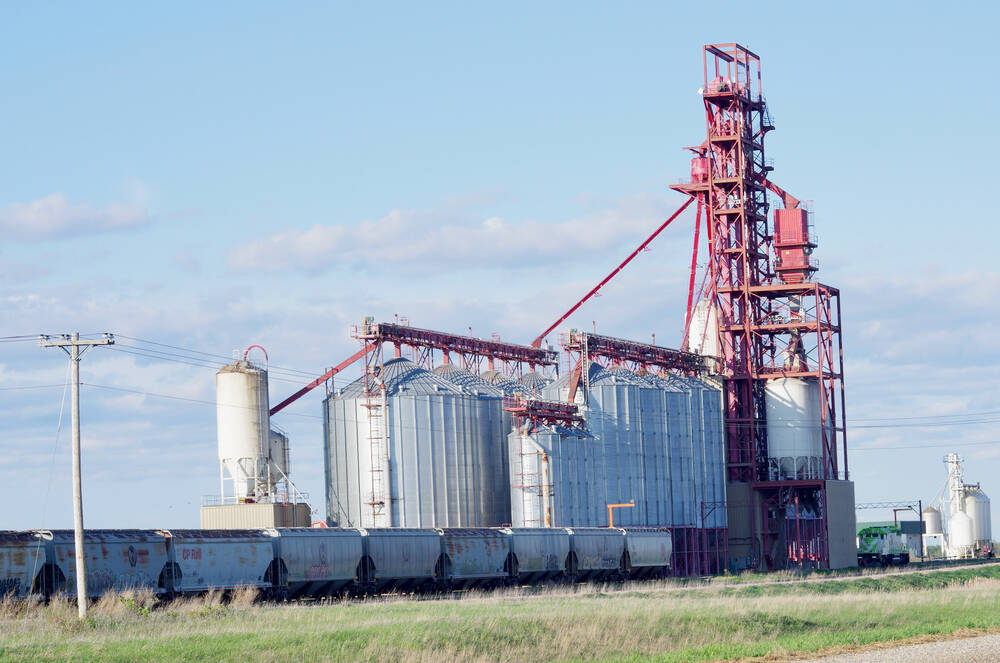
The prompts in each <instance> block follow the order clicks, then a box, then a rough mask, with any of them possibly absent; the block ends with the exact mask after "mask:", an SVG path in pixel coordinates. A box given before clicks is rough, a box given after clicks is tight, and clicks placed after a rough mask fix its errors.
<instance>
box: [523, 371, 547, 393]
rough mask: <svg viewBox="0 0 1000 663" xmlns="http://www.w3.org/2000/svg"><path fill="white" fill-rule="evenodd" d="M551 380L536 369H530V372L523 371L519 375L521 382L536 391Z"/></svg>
mask: <svg viewBox="0 0 1000 663" xmlns="http://www.w3.org/2000/svg"><path fill="white" fill-rule="evenodd" d="M551 382H552V379H551V378H547V377H545V376H544V375H542V374H541V373H539V372H537V371H532V372H530V373H525V374H524V375H523V376H521V384H523V385H524V386H526V387H527V388H528V389H531V390H532V391H538V390H540V389H542V388H543V387H545V386H546V385H548V384H549V383H551Z"/></svg>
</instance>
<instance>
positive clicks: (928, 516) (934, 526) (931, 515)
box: [923, 506, 941, 536]
mask: <svg viewBox="0 0 1000 663" xmlns="http://www.w3.org/2000/svg"><path fill="white" fill-rule="evenodd" d="M923 519H924V534H926V535H927V536H937V535H939V534H941V512H940V511H938V510H937V509H935V508H934V507H932V506H929V507H927V508H926V509H924V513H923Z"/></svg>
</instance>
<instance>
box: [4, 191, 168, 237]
mask: <svg viewBox="0 0 1000 663" xmlns="http://www.w3.org/2000/svg"><path fill="white" fill-rule="evenodd" d="M149 220H150V217H149V213H148V212H147V210H146V208H145V206H144V205H143V204H142V203H141V202H135V203H110V204H108V205H105V206H103V207H98V206H94V205H91V204H89V203H73V202H70V201H69V200H67V198H66V196H65V195H64V194H63V193H61V192H58V191H57V192H56V193H52V194H49V195H47V196H45V197H44V198H39V199H37V200H32V201H30V202H27V203H20V202H14V203H10V204H9V205H7V207H6V208H3V209H0V230H2V231H3V232H4V234H5V235H6V236H7V237H8V238H12V237H13V238H15V239H53V238H62V237H67V236H70V235H77V234H81V233H85V232H106V231H114V230H121V229H125V228H132V227H135V226H140V225H143V224H145V223H148V222H149Z"/></svg>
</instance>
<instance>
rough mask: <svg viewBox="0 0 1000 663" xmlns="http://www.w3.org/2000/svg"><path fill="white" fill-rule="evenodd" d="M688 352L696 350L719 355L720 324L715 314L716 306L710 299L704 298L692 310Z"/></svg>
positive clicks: (708, 354) (704, 353) (715, 355)
mask: <svg viewBox="0 0 1000 663" xmlns="http://www.w3.org/2000/svg"><path fill="white" fill-rule="evenodd" d="M687 350H688V352H696V353H698V354H700V355H705V356H708V357H719V356H721V354H720V352H719V325H718V322H717V318H716V315H715V306H713V305H712V302H711V301H710V300H708V299H703V300H701V301H700V302H698V304H697V305H696V306H695V307H694V311H692V312H691V324H690V325H689V326H688V337H687Z"/></svg>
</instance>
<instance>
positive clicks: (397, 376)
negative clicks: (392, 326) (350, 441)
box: [340, 357, 462, 398]
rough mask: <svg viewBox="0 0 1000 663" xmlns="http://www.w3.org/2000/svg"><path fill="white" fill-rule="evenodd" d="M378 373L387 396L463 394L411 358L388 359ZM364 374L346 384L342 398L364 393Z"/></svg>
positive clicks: (341, 394) (341, 393)
mask: <svg viewBox="0 0 1000 663" xmlns="http://www.w3.org/2000/svg"><path fill="white" fill-rule="evenodd" d="M376 375H377V376H378V377H379V378H381V380H382V382H383V383H384V384H385V390H386V395H387V396H392V395H393V394H396V393H398V392H410V393H415V394H431V393H442V392H443V393H452V394H461V393H462V390H461V389H459V388H458V387H457V386H456V385H454V384H452V383H450V382H449V381H448V380H445V379H444V378H442V377H439V376H437V375H435V374H434V373H431V372H430V371H428V370H426V369H424V368H421V367H420V366H417V365H416V364H414V363H413V362H412V361H410V360H409V359H405V358H403V357H396V358H393V359H390V360H388V361H386V362H385V363H384V364H383V365H382V370H381V371H377V372H376ZM364 392H365V379H364V376H362V377H360V378H358V379H357V380H355V381H354V382H352V383H350V384H349V385H347V386H345V387H344V388H343V389H341V390H340V397H341V398H355V397H357V396H362V395H364Z"/></svg>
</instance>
